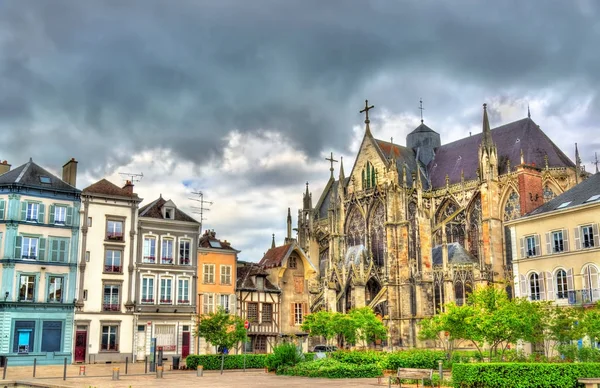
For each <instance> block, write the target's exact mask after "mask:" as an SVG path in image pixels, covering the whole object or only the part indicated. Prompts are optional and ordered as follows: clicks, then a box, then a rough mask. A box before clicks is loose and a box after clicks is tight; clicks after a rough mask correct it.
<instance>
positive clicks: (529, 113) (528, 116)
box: [527, 104, 531, 118]
mask: <svg viewBox="0 0 600 388" xmlns="http://www.w3.org/2000/svg"><path fill="white" fill-rule="evenodd" d="M527 118H531V111H530V110H529V104H527Z"/></svg>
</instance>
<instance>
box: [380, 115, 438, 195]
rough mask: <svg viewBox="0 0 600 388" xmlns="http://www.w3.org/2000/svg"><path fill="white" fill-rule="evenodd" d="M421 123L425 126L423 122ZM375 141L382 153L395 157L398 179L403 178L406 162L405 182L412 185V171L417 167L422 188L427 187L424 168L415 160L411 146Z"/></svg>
mask: <svg viewBox="0 0 600 388" xmlns="http://www.w3.org/2000/svg"><path fill="white" fill-rule="evenodd" d="M422 125H423V126H425V124H422ZM415 131H416V130H415ZM432 132H433V131H432ZM376 142H377V145H378V146H379V148H380V149H381V152H383V154H384V155H386V157H389V156H390V155H391V154H393V156H394V158H395V159H396V168H397V169H398V179H399V180H400V181H402V180H403V177H402V174H403V166H404V164H406V183H407V184H408V185H409V186H410V185H412V181H413V179H412V172H413V171H417V168H418V169H419V173H420V174H421V182H422V183H423V189H425V190H427V189H429V182H428V179H427V175H426V173H425V170H424V168H423V167H422V166H421V164H420V163H419V162H418V161H417V158H416V155H415V152H414V151H413V150H412V149H411V148H408V147H404V146H401V145H399V144H393V143H390V142H387V141H383V140H376Z"/></svg>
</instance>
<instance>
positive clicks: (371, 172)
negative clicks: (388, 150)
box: [362, 162, 377, 190]
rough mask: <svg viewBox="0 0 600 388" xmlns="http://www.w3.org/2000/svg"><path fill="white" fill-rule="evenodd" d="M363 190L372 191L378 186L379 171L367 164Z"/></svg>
mask: <svg viewBox="0 0 600 388" xmlns="http://www.w3.org/2000/svg"><path fill="white" fill-rule="evenodd" d="M362 182H363V190H367V189H372V188H374V187H375V186H376V185H377V170H375V167H373V165H372V164H371V162H367V163H366V164H365V167H364V168H363V170H362Z"/></svg>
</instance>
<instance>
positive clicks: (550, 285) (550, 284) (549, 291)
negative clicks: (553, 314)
mask: <svg viewBox="0 0 600 388" xmlns="http://www.w3.org/2000/svg"><path fill="white" fill-rule="evenodd" d="M544 274H545V275H546V276H545V278H546V296H547V298H546V299H547V300H554V279H553V278H552V274H551V273H550V272H544Z"/></svg>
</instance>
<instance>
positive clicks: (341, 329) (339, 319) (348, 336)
mask: <svg viewBox="0 0 600 388" xmlns="http://www.w3.org/2000/svg"><path fill="white" fill-rule="evenodd" d="M332 323H333V328H334V331H335V334H336V335H339V336H340V337H342V338H343V340H344V343H346V344H348V345H354V344H356V330H357V326H356V324H357V323H356V321H355V320H354V319H352V317H351V316H350V315H349V314H344V313H335V314H334V315H333V319H332Z"/></svg>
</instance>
